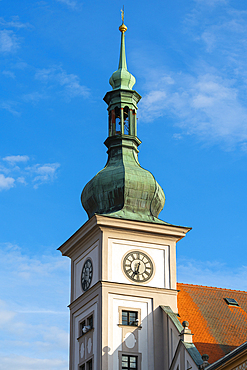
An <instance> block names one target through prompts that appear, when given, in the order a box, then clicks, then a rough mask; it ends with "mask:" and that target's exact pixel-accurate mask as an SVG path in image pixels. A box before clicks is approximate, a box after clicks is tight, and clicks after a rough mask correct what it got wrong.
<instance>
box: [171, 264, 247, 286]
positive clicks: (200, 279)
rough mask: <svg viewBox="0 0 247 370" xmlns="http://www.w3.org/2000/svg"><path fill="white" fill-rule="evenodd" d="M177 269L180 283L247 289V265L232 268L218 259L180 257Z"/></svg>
mask: <svg viewBox="0 0 247 370" xmlns="http://www.w3.org/2000/svg"><path fill="white" fill-rule="evenodd" d="M177 271H178V281H179V282H181V283H188V284H199V285H207V286H216V287H217V286H218V287H222V288H228V289H239V290H244V291H245V290H247V265H243V266H241V267H239V268H235V269H232V268H231V267H229V266H227V265H225V264H223V263H219V262H218V261H198V260H193V259H189V258H180V259H178V263H177Z"/></svg>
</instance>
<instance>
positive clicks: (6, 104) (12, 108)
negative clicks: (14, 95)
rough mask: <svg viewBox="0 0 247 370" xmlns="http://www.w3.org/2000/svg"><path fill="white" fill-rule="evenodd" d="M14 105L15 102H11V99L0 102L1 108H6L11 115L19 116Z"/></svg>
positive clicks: (15, 104)
mask: <svg viewBox="0 0 247 370" xmlns="http://www.w3.org/2000/svg"><path fill="white" fill-rule="evenodd" d="M16 106H17V103H16V102H13V101H5V102H1V103H0V107H1V108H2V109H5V110H7V111H8V112H10V113H11V114H13V116H19V115H20V112H19V111H18V110H16V108H15V107H16Z"/></svg>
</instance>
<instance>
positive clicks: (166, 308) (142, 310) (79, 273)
mask: <svg viewBox="0 0 247 370" xmlns="http://www.w3.org/2000/svg"><path fill="white" fill-rule="evenodd" d="M119 30H120V32H121V47H120V58H119V67H118V69H117V71H115V72H114V73H113V74H112V76H111V78H110V85H111V86H112V90H111V91H109V92H107V93H106V95H105V97H104V101H105V102H106V103H107V105H108V123H107V124H108V138H107V139H106V141H105V145H106V147H107V153H108V160H107V163H106V166H105V167H104V168H103V169H102V170H101V171H100V172H99V173H98V174H96V176H95V177H94V178H93V179H92V180H91V181H89V182H88V184H86V186H85V188H84V189H83V192H82V195H81V201H82V205H83V207H84V208H85V210H86V212H87V214H88V217H89V220H88V221H87V222H86V223H85V224H84V225H83V226H82V227H81V228H80V229H79V230H78V231H77V232H76V233H75V234H74V235H72V236H71V237H70V238H69V239H68V240H67V241H66V242H65V243H64V244H63V245H62V246H61V247H60V248H59V249H60V251H61V252H62V254H63V255H64V256H68V257H69V258H70V259H71V302H70V305H69V308H70V370H92V369H93V370H122V369H125V370H128V369H129V370H130V369H138V370H162V369H164V370H168V369H171V370H173V369H174V370H179V369H181V370H183V369H192V370H194V369H198V367H199V366H202V365H203V360H202V358H201V355H200V353H199V352H198V350H197V348H196V347H195V345H194V344H193V341H192V334H191V331H190V329H189V327H188V325H189V324H188V323H187V322H186V321H183V322H182V323H181V322H180V321H179V320H178V317H177V313H178V306H177V302H178V300H177V296H178V291H177V281H176V243H177V242H178V241H179V240H180V239H182V238H183V237H184V236H185V235H186V233H187V232H188V231H189V230H190V228H187V227H182V226H175V225H171V224H168V223H166V222H164V221H162V220H160V219H159V218H158V215H159V213H160V211H161V210H162V208H163V206H164V203H165V195H164V192H163V189H162V188H161V186H160V185H159V184H158V183H157V181H156V180H155V178H154V176H153V175H152V174H151V173H150V172H149V171H147V170H145V169H143V168H142V167H141V165H140V164H139V161H138V147H139V145H140V144H141V141H140V139H139V138H138V136H137V119H136V113H137V104H138V102H139V100H140V99H141V96H140V95H139V94H138V93H137V92H136V91H135V90H133V86H134V84H135V78H134V76H133V75H132V74H131V73H130V72H129V71H128V69H127V63H126V55H125V32H126V30H127V27H126V26H125V25H124V23H122V25H121V26H120V27H119ZM185 320H186V318H185Z"/></svg>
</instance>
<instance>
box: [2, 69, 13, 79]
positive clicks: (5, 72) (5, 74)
mask: <svg viewBox="0 0 247 370" xmlns="http://www.w3.org/2000/svg"><path fill="white" fill-rule="evenodd" d="M2 74H3V75H4V76H6V77H10V78H13V79H14V78H15V74H14V73H13V72H11V71H3V72H2Z"/></svg>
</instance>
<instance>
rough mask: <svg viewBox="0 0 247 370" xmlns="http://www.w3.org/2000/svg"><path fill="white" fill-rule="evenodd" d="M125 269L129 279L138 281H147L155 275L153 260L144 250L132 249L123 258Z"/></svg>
mask: <svg viewBox="0 0 247 370" xmlns="http://www.w3.org/2000/svg"><path fill="white" fill-rule="evenodd" d="M123 271H124V273H125V275H126V276H127V278H128V279H130V280H132V281H135V282H137V283H145V282H146V281H148V280H149V279H151V277H152V276H153V272H154V267H153V262H152V260H151V258H150V257H149V256H148V255H147V254H146V253H144V252H142V251H131V252H128V253H127V254H126V255H125V257H124V259H123Z"/></svg>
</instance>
